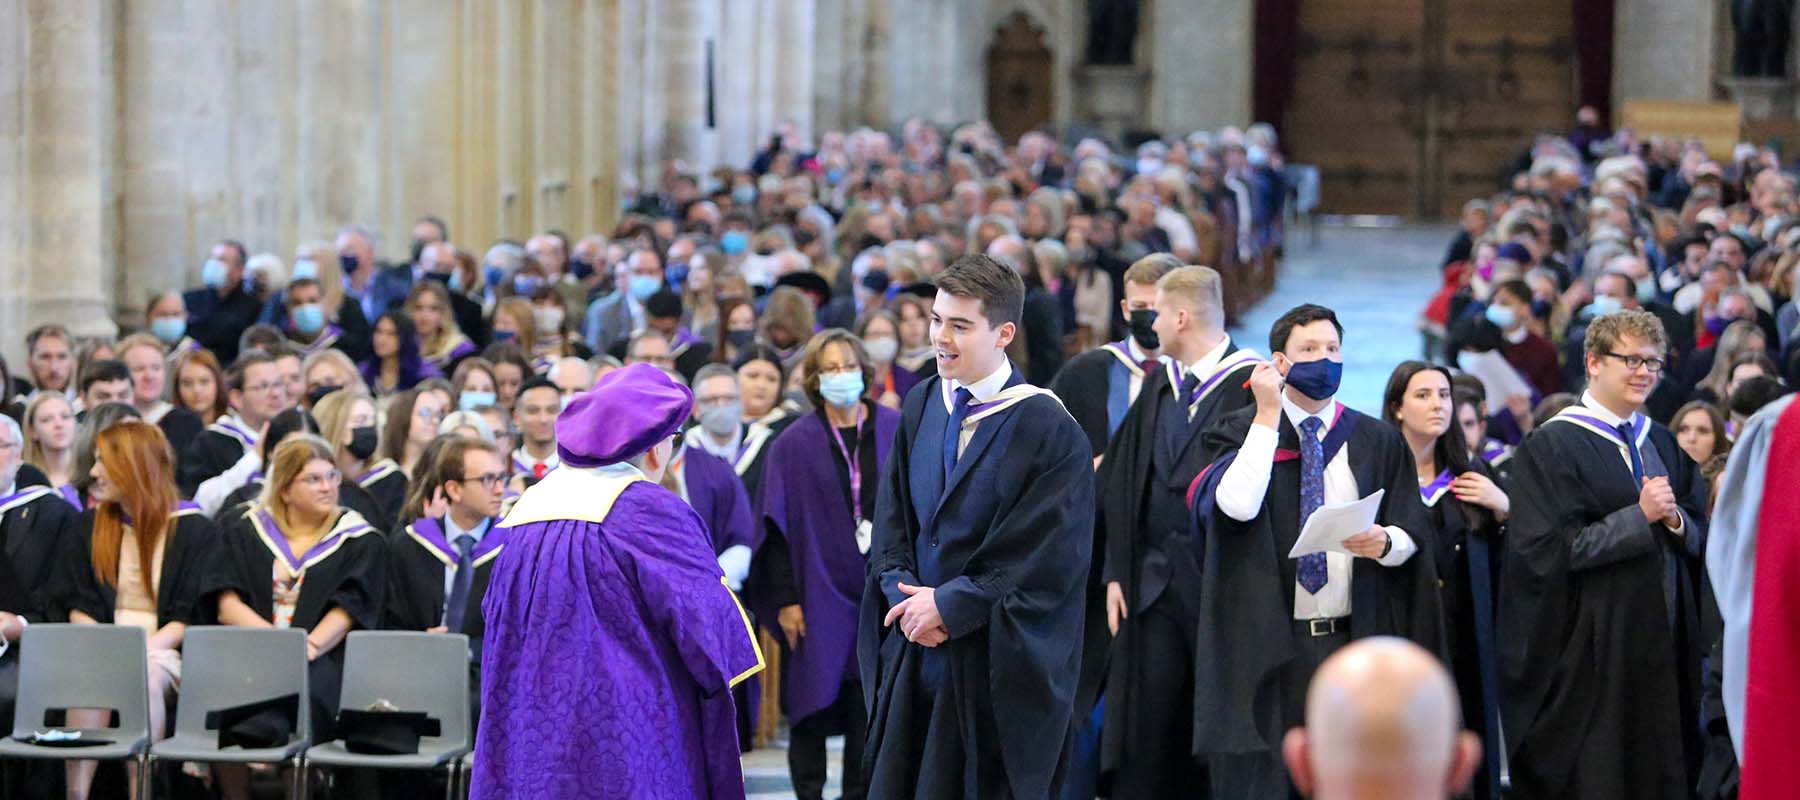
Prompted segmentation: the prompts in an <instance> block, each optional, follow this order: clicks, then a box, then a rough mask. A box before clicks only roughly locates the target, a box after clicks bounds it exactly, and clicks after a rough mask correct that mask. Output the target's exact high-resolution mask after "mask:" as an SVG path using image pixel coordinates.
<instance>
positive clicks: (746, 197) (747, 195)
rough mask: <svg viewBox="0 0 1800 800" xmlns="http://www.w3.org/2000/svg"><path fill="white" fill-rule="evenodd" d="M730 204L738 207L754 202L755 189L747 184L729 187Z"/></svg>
mask: <svg viewBox="0 0 1800 800" xmlns="http://www.w3.org/2000/svg"><path fill="white" fill-rule="evenodd" d="M731 202H733V203H736V204H738V205H740V206H747V205H750V204H751V203H754V202H756V187H754V186H751V185H750V184H748V183H740V184H738V185H736V186H733V187H731Z"/></svg>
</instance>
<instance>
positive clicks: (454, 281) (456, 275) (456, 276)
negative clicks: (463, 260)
mask: <svg viewBox="0 0 1800 800" xmlns="http://www.w3.org/2000/svg"><path fill="white" fill-rule="evenodd" d="M462 276H463V273H462V270H460V269H459V270H457V271H455V272H452V273H450V291H452V292H455V293H457V294H462V290H463V277H462Z"/></svg>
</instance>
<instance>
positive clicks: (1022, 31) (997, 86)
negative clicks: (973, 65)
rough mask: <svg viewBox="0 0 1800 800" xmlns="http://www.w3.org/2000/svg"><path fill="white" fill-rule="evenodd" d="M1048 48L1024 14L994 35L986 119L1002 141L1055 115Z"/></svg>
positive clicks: (989, 55) (1012, 18)
mask: <svg viewBox="0 0 1800 800" xmlns="http://www.w3.org/2000/svg"><path fill="white" fill-rule="evenodd" d="M1052 63H1053V61H1052V59H1051V55H1050V48H1049V47H1048V46H1046V45H1045V44H1044V32H1043V31H1042V30H1040V29H1039V28H1038V27H1037V26H1035V25H1033V24H1031V19H1030V18H1029V17H1027V16H1025V14H1024V13H1023V12H1015V13H1013V15H1012V16H1010V17H1008V18H1007V19H1006V21H1005V22H1003V23H1001V25H1000V27H999V28H998V29H997V30H995V31H994V38H993V41H992V42H991V43H989V44H988V50H987V116H988V120H989V121H990V122H992V123H993V125H994V130H995V131H996V132H998V133H999V134H1000V138H1001V140H1002V141H1005V142H1007V143H1009V144H1010V143H1012V142H1016V141H1018V139H1019V136H1021V135H1023V134H1024V133H1026V132H1028V131H1030V130H1032V129H1033V128H1036V127H1038V126H1041V125H1045V124H1048V123H1049V122H1050V120H1051V117H1052V116H1053V115H1054V114H1055V113H1056V112H1055V95H1054V94H1053V92H1054V89H1053V88H1052V85H1051V80H1050V79H1051V74H1050V70H1051V64H1052Z"/></svg>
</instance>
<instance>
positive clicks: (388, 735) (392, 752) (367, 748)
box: [337, 708, 443, 756]
mask: <svg viewBox="0 0 1800 800" xmlns="http://www.w3.org/2000/svg"><path fill="white" fill-rule="evenodd" d="M337 733H338V736H339V737H340V738H342V739H343V740H344V749H346V750H349V751H350V752H352V753H358V754H361V755H366V756H407V755H413V754H415V753H417V752H419V738H420V737H423V736H441V735H443V730H442V727H441V726H440V725H439V723H438V721H437V720H435V719H432V718H431V716H430V715H428V714H426V713H425V712H423V711H382V710H374V709H371V710H366V711H358V710H355V709H349V708H346V709H343V710H341V711H339V712H338V717H337Z"/></svg>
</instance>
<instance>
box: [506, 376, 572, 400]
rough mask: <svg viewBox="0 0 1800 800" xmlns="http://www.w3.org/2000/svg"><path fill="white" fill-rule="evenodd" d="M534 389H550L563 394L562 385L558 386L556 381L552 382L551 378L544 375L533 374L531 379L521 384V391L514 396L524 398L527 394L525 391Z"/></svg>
mask: <svg viewBox="0 0 1800 800" xmlns="http://www.w3.org/2000/svg"><path fill="white" fill-rule="evenodd" d="M532 389H549V390H550V391H552V392H555V393H557V394H559V395H560V394H562V387H561V386H557V385H556V384H554V383H551V382H550V379H549V378H546V377H544V376H542V375H533V376H531V379H530V380H527V381H525V382H524V383H522V384H520V385H519V393H518V394H516V395H513V397H514V398H523V397H524V396H525V393H526V392H529V391H531V390H532Z"/></svg>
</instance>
